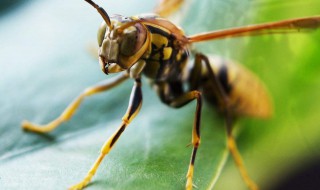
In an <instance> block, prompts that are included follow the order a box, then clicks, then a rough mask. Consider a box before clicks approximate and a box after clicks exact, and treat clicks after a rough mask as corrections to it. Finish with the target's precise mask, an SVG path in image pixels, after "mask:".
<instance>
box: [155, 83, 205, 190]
mask: <svg viewBox="0 0 320 190" xmlns="http://www.w3.org/2000/svg"><path fill="white" fill-rule="evenodd" d="M166 85H167V84H162V85H160V84H159V87H160V91H159V92H160V94H161V93H162V92H164V91H165V90H164V89H166ZM160 97H163V98H164V99H162V101H164V102H165V103H166V104H168V105H169V106H171V107H175V108H179V107H182V106H184V105H186V104H187V103H189V102H191V101H193V100H197V107H196V112H195V119H194V124H193V130H192V145H193V150H192V154H191V159H190V164H189V168H188V172H187V176H186V178H187V183H186V189H187V190H191V189H192V178H193V170H194V163H195V159H196V154H197V150H198V147H199V145H200V119H201V107H202V96H201V92H199V91H197V90H193V91H190V92H187V93H184V94H182V95H180V96H178V97H176V98H173V99H165V97H164V96H161V95H160Z"/></svg>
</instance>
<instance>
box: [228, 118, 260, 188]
mask: <svg viewBox="0 0 320 190" xmlns="http://www.w3.org/2000/svg"><path fill="white" fill-rule="evenodd" d="M226 128H227V145H228V149H229V151H230V153H231V155H232V157H233V160H234V162H235V164H236V166H237V168H238V169H239V171H240V174H241V177H242V179H243V180H244V182H245V183H246V184H247V186H248V188H249V189H250V190H259V187H258V186H257V184H256V183H255V182H254V181H253V180H252V179H251V178H250V176H249V175H248V172H247V170H246V168H245V166H244V164H243V161H242V158H241V155H240V153H239V151H238V148H237V144H236V141H235V139H234V137H233V136H232V116H230V114H228V113H227V114H226Z"/></svg>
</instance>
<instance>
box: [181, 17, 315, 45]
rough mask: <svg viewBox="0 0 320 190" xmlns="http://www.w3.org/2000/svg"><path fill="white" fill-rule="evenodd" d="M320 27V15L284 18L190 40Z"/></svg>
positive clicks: (301, 30) (197, 35)
mask: <svg viewBox="0 0 320 190" xmlns="http://www.w3.org/2000/svg"><path fill="white" fill-rule="evenodd" d="M319 27H320V16H314V17H307V18H298V19H290V20H283V21H278V22H271V23H264V24H257V25H249V26H244V27H239V28H231V29H225V30H217V31H211V32H206V33H200V34H196V35H192V36H188V37H187V39H188V42H189V43H193V42H202V41H207V40H218V39H224V38H235V37H243V36H256V35H264V34H279V33H293V32H308V31H312V30H315V29H318V28H319Z"/></svg>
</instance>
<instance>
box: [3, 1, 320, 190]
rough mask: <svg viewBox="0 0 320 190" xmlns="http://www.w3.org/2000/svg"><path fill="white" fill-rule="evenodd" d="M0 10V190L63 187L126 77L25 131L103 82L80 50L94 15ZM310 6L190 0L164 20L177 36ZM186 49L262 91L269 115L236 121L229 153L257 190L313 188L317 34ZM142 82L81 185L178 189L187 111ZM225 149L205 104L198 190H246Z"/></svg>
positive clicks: (29, 4)
mask: <svg viewBox="0 0 320 190" xmlns="http://www.w3.org/2000/svg"><path fill="white" fill-rule="evenodd" d="M96 2H97V3H98V4H100V5H101V6H103V7H104V8H105V9H106V10H107V12H108V13H109V14H110V15H112V14H121V15H127V16H130V15H136V14H139V13H145V12H151V11H152V9H153V7H154V6H155V5H156V1H142V0H132V1H125V0H118V1H111V0H104V1H102V0H99V1H96ZM0 6H1V9H0V11H1V12H0V13H1V14H0V28H1V29H0V66H1V69H0V71H1V74H0V92H1V95H0V96H1V99H0V105H1V106H0V114H1V116H2V117H1V120H0V144H1V146H0V189H66V188H67V187H68V186H70V185H72V184H74V183H76V182H79V181H80V180H81V179H82V178H83V177H84V175H85V174H86V173H87V171H88V170H89V168H90V166H91V164H92V163H93V162H94V160H95V159H96V157H97V156H98V152H99V150H100V147H101V146H102V144H103V142H104V141H105V140H106V139H107V138H108V137H109V136H110V135H111V134H112V133H113V131H115V129H116V128H117V126H118V125H119V124H120V120H121V117H122V115H123V114H124V113H125V110H126V106H127V102H128V98H129V94H130V91H131V86H132V81H128V82H126V83H125V84H123V85H121V86H119V87H118V88H115V89H113V90H111V91H110V92H106V93H103V94H99V95H97V96H94V97H90V98H88V99H87V100H86V101H85V102H84V103H83V105H82V106H81V107H80V109H79V110H78V112H77V114H76V115H75V116H74V117H73V119H72V120H70V122H68V123H66V124H63V125H62V126H61V127H60V128H58V129H57V130H55V131H54V132H52V133H50V134H48V135H37V134H32V133H25V132H23V131H22V130H21V129H20V122H21V121H22V120H24V119H28V120H30V121H32V122H36V123H46V122H48V121H51V120H52V119H54V118H55V117H57V116H58V115H59V114H60V113H61V112H62V111H63V109H64V108H65V107H66V106H67V104H68V103H69V102H71V101H72V99H73V98H74V97H75V96H77V95H78V94H79V93H80V92H81V91H82V90H83V89H84V88H86V87H88V86H90V85H93V84H95V83H97V82H99V81H101V80H103V79H106V78H109V77H112V76H105V75H104V74H103V73H102V72H101V71H100V68H99V65H98V63H97V60H96V59H95V58H94V57H93V56H91V55H90V53H89V51H88V49H90V48H92V46H96V30H97V28H98V27H99V25H100V22H101V21H102V19H101V18H100V15H99V14H98V13H97V12H96V11H95V10H94V9H93V8H92V7H90V6H89V5H88V4H87V3H85V2H84V1H80V0H70V1H62V0H55V1H54V0H47V1H40V0H33V1H32V0H28V1H18V0H16V1H9V3H8V1H1V3H0ZM319 7H320V2H319V1H318V0H304V1H302V0H295V1H291V0H282V1H277V0H256V1H249V0H247V1H246V0H241V1H240V0H202V1H195V0H193V1H192V0H189V1H187V2H186V4H185V6H184V7H183V9H182V10H180V11H178V12H177V14H176V15H174V16H173V18H172V19H173V20H174V21H175V22H176V23H178V24H179V25H180V26H182V27H183V28H184V29H185V31H186V33H187V34H195V33H198V32H204V31H209V30H214V29H220V28H227V27H232V26H241V25H245V24H252V23H262V22H267V21H276V20H281V19H288V18H296V17H305V16H312V15H319V13H320V8H319ZM195 47H196V48H197V49H198V50H199V51H202V52H204V53H210V54H219V55H222V56H224V57H227V58H231V59H234V60H237V61H239V62H240V63H242V64H244V65H245V66H247V67H248V68H250V69H251V70H253V71H254V72H255V73H257V75H258V76H259V77H260V78H261V80H262V81H264V82H265V84H266V86H267V87H268V89H269V90H270V94H271V95H272V97H273V102H274V107H275V113H274V116H273V118H271V119H270V120H259V119H251V118H244V119H240V120H239V122H238V123H237V131H236V132H237V134H238V139H237V141H238V144H239V149H240V152H241V153H242V154H243V158H244V161H245V163H246V166H247V169H248V170H249V174H250V175H251V176H252V178H253V179H255V180H256V181H257V183H258V184H259V185H260V186H261V188H262V189H266V190H267V189H274V190H275V189H286V188H284V187H280V184H281V183H282V184H283V182H284V181H286V180H287V181H288V180H289V182H290V183H291V184H293V186H295V187H300V186H299V185H301V187H303V188H300V189H319V188H320V185H319V178H320V177H319V176H320V174H319V170H316V167H318V168H319V163H320V159H319V155H320V150H319V146H318V144H319V143H320V126H319V125H320V124H319V123H320V118H319V113H320V102H319V100H318V97H320V78H319V77H318V76H319V74H320V56H319V55H320V31H317V32H314V33H308V34H290V35H273V36H261V37H252V38H241V39H240V38H239V39H232V40H231V39H228V40H221V41H216V42H208V43H199V44H197V45H196V46H195ZM143 82H144V86H143V91H144V94H143V95H144V103H143V108H142V110H141V111H140V114H139V115H138V117H137V118H136V119H135V120H134V121H133V122H132V124H131V125H130V127H129V128H128V129H127V130H126V131H125V133H124V134H123V135H122V136H121V138H120V140H119V141H118V143H117V145H116V146H115V148H114V149H113V150H112V151H111V153H110V155H108V156H107V157H106V159H105V160H104V162H103V164H102V165H101V167H100V168H99V170H98V172H97V175H96V176H95V177H94V178H93V182H92V183H91V184H90V186H89V187H88V189H183V187H184V184H185V174H186V172H187V166H188V163H189V158H190V154H191V148H190V147H188V148H186V145H187V144H189V143H190V141H191V129H192V123H193V119H192V118H193V114H194V107H195V104H194V103H193V104H190V105H188V106H186V107H184V108H182V109H178V110H175V109H171V108H168V107H167V106H165V105H163V104H161V102H160V101H159V99H158V97H157V96H156V94H155V93H154V92H153V91H152V90H151V89H150V88H149V86H148V85H147V81H145V80H144V81H143ZM248 90H250V89H248ZM253 93H254V92H253ZM225 152H226V151H225V133H224V128H223V119H222V118H220V117H219V115H217V114H216V113H215V112H214V111H212V109H211V108H210V107H208V106H205V107H204V110H203V118H202V144H201V147H200V150H199V154H198V156H197V161H196V169H195V176H194V177H195V179H194V183H195V185H196V186H197V187H198V189H206V188H208V187H209V186H210V185H209V184H212V183H213V181H215V179H217V178H218V177H219V178H218V180H217V183H216V185H215V188H214V189H218V190H220V189H222V190H229V189H230V190H232V189H237V190H238V189H239V190H241V189H246V187H245V184H244V182H243V181H242V180H241V178H240V175H239V172H238V171H237V169H236V167H235V166H234V163H233V162H232V159H230V158H229V159H228V160H227V161H226V154H225ZM225 162H226V164H225V165H224V163H225ZM222 167H223V170H222V173H221V175H220V172H219V169H221V168H222ZM308 168H311V170H314V173H313V174H305V173H304V174H302V175H301V176H310V177H309V180H310V181H308V183H307V184H306V183H303V182H302V181H298V180H290V176H293V175H295V174H299V172H300V171H302V170H306V169H308ZM300 174H301V172H300ZM298 179H303V178H302V177H299V178H298ZM312 182H314V184H315V185H314V186H311V184H312ZM295 183H297V185H295ZM308 185H309V186H308ZM287 189H293V187H289V188H287Z"/></svg>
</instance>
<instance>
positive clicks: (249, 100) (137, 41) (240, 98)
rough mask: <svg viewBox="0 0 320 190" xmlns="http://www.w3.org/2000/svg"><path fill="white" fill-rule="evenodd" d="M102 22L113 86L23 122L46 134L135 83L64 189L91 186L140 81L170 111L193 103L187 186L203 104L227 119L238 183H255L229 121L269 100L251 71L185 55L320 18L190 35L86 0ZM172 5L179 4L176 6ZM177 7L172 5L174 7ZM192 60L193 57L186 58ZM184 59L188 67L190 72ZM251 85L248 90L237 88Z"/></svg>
mask: <svg viewBox="0 0 320 190" xmlns="http://www.w3.org/2000/svg"><path fill="white" fill-rule="evenodd" d="M85 1H86V2H87V3H89V4H90V5H91V6H92V7H94V8H95V9H96V10H97V11H98V12H99V14H100V15H101V16H102V18H103V20H104V21H103V23H102V25H101V26H100V28H99V31H98V44H99V64H100V67H101V69H102V71H103V72H104V73H105V74H107V75H108V74H112V73H120V74H119V76H118V77H117V78H116V79H115V80H112V81H108V82H106V83H103V84H99V85H96V86H93V87H90V88H87V89H86V90H85V91H84V92H83V93H81V94H80V95H79V96H78V97H77V98H76V99H75V100H74V101H73V102H72V103H71V104H70V105H69V106H68V107H67V108H66V109H65V111H64V112H63V113H62V114H61V115H60V116H59V117H58V118H57V119H55V120H53V121H52V122H50V123H48V124H46V125H36V124H32V123H30V122H28V121H24V122H23V123H22V127H23V128H24V129H25V130H29V131H32V132H38V133H46V132H50V131H51V130H53V129H55V128H56V127H58V126H59V125H60V124H61V123H63V122H65V121H67V120H69V119H70V118H71V117H72V116H73V114H74V113H75V111H76V110H77V108H78V107H79V105H80V104H81V102H82V101H83V100H84V98H85V97H88V96H91V95H94V94H97V93H100V92H104V91H107V90H109V89H111V88H113V87H115V86H117V85H119V84H120V83H122V82H123V81H125V80H127V79H132V80H134V86H133V88H132V91H131V96H130V100H129V105H128V108H127V111H126V113H125V114H124V116H123V118H122V122H121V124H120V126H119V128H118V129H117V131H116V132H115V133H114V134H113V135H112V136H111V137H110V138H109V139H108V140H107V141H106V142H105V144H104V145H103V146H102V148H101V152H100V155H99V157H98V158H97V160H96V161H95V163H94V164H93V166H92V167H91V169H90V170H89V172H88V174H87V175H86V176H85V178H84V179H83V180H82V181H81V182H80V183H78V184H76V185H74V186H72V187H71V188H70V189H82V188H84V187H85V186H86V185H88V183H89V182H90V181H91V178H92V177H93V176H94V174H95V173H96V171H97V169H98V167H99V165H100V163H101V161H102V160H103V159H104V157H105V156H106V155H107V154H108V153H109V152H110V150H111V149H112V148H113V146H114V145H115V143H116V141H117V140H118V139H119V137H120V136H121V134H122V133H123V132H124V131H125V129H126V128H127V126H128V125H129V124H130V122H131V121H132V120H133V119H134V118H135V116H136V115H137V114H138V113H139V110H140V108H141V106H142V90H141V85H142V83H141V77H142V76H145V77H147V78H148V79H149V80H150V81H151V86H152V87H153V88H154V90H155V91H156V93H157V95H158V96H159V98H160V100H161V101H162V102H163V103H164V104H166V105H168V106H170V107H173V108H180V107H183V106H185V105H186V104H188V103H189V102H192V101H196V109H195V116H194V124H193V130H192V146H193V150H192V153H191V159H190V163H189V167H188V171H187V175H186V178H187V179H186V189H188V190H190V189H192V187H193V184H192V179H193V171H194V165H195V160H196V154H197V150H198V148H199V145H200V126H201V124H200V121H201V108H202V101H203V99H204V98H205V99H206V100H207V102H208V103H209V104H210V105H213V106H216V108H217V109H218V111H219V112H221V113H222V114H223V116H224V117H225V121H226V131H227V146H228V149H229V151H230V152H231V155H232V156H233V159H234V161H235V163H236V165H237V167H238V168H239V170H240V173H241V175H242V178H243V179H244V181H245V183H246V184H247V186H248V187H249V189H251V190H257V189H258V186H257V185H256V184H255V183H254V182H253V180H252V179H251V178H250V177H249V175H248V173H247V171H246V169H245V167H244V164H243V161H242V159H241V156H240V153H239V151H238V150H237V146H236V142H235V140H234V137H233V135H232V126H233V120H234V118H235V117H236V116H243V115H247V116H254V117H268V116H269V115H271V113H272V108H271V103H270V100H269V97H268V95H267V92H266V90H265V89H264V87H263V85H262V84H261V82H260V81H259V80H258V79H257V77H255V76H254V75H253V74H252V73H251V72H249V71H248V70H246V69H245V68H243V67H241V66H239V65H237V64H235V63H233V62H232V61H229V60H224V59H221V58H217V57H214V56H210V55H204V54H201V53H198V52H194V51H192V50H191V44H192V43H196V42H203V41H208V40H217V39H225V38H234V37H242V36H252V35H263V34H274V33H287V32H300V31H310V30H314V29H317V28H319V27H320V16H314V17H308V18H298V19H291V20H284V21H279V22H273V23H266V24H258V25H251V26H245V27H239V28H231V29H226V30H220V31H211V32H206V33H201V34H196V35H192V36H187V35H185V34H184V32H183V30H182V29H180V28H179V27H178V26H176V25H175V24H173V23H172V22H170V21H169V20H167V19H165V18H161V17H159V16H157V15H154V14H152V15H140V16H132V17H125V16H120V15H115V16H113V17H109V15H108V14H107V12H106V11H105V10H104V9H103V8H102V7H100V6H99V5H97V4H96V3H94V2H93V1H92V0H85ZM176 2H178V4H179V2H180V1H176ZM177 6H178V5H177ZM191 57H193V58H192V59H194V60H191ZM188 62H192V66H191V68H189V67H188V66H187V65H188ZM248 82H250V84H251V86H250V88H252V90H254V91H255V93H251V94H250V93H248V91H247V90H246V89H245V88H244V85H245V84H246V83H248Z"/></svg>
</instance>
